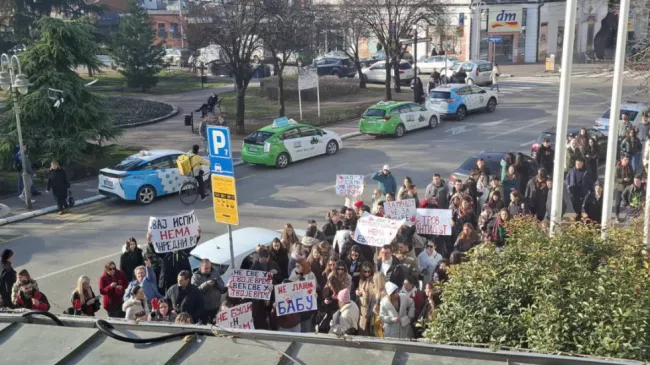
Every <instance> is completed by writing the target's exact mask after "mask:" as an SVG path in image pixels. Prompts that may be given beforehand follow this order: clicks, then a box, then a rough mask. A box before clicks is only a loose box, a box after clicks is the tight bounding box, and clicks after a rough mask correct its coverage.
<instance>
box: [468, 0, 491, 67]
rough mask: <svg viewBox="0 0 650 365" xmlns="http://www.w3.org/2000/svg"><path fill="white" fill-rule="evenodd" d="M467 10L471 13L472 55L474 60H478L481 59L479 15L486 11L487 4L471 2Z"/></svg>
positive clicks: (477, 0)
mask: <svg viewBox="0 0 650 365" xmlns="http://www.w3.org/2000/svg"><path fill="white" fill-rule="evenodd" d="M469 9H470V10H471V11H472V24H473V25H472V31H473V33H474V34H473V36H472V37H473V38H474V43H473V44H472V45H473V46H474V47H472V48H474V50H473V52H472V53H473V56H474V59H475V60H479V59H481V13H482V12H483V10H485V9H487V4H486V3H485V1H480V0H472V2H471V3H470V5H469ZM470 57H471V56H470ZM470 59H471V58H470Z"/></svg>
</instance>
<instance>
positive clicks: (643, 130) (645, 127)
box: [636, 123, 650, 143]
mask: <svg viewBox="0 0 650 365" xmlns="http://www.w3.org/2000/svg"><path fill="white" fill-rule="evenodd" d="M636 130H637V133H636V135H637V137H639V140H641V143H644V142H645V141H647V140H648V131H650V123H641V124H639V125H637V126H636Z"/></svg>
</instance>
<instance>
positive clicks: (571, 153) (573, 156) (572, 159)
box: [564, 147, 584, 171]
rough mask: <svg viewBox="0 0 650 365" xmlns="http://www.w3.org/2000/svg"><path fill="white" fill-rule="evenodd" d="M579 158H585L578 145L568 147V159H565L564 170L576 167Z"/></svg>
mask: <svg viewBox="0 0 650 365" xmlns="http://www.w3.org/2000/svg"><path fill="white" fill-rule="evenodd" d="M578 159H583V160H584V156H583V155H582V151H581V150H580V149H579V148H578V147H576V149H573V148H571V147H569V148H567V149H566V159H565V160H564V171H568V170H569V169H571V168H573V167H575V165H576V160H578Z"/></svg>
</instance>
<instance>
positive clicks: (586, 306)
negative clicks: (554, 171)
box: [425, 219, 650, 360]
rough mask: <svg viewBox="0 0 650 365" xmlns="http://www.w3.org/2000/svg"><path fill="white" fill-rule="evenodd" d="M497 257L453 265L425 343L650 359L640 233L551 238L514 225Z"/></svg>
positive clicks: (567, 232) (578, 229)
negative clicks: (428, 340) (601, 237)
mask: <svg viewBox="0 0 650 365" xmlns="http://www.w3.org/2000/svg"><path fill="white" fill-rule="evenodd" d="M509 228H510V229H511V230H512V232H513V234H512V236H511V237H510V238H509V239H508V241H507V246H506V247H505V249H504V250H503V251H502V252H500V253H495V251H494V250H493V249H491V248H492V247H490V246H486V247H482V249H481V250H480V255H479V253H478V252H477V253H474V254H473V255H471V258H470V260H469V261H468V262H466V263H463V264H462V265H459V266H454V267H452V268H451V274H450V276H451V278H452V279H451V280H450V281H449V282H448V283H447V284H445V285H444V287H443V295H442V301H443V304H442V305H441V306H440V307H439V310H438V312H437V317H436V319H435V321H433V322H432V323H430V324H429V326H428V328H427V330H426V331H425V337H427V338H429V339H431V340H433V341H435V342H443V343H471V344H489V345H491V346H495V347H501V346H503V347H513V348H526V349H531V350H533V351H537V352H545V353H557V352H564V353H573V354H584V355H593V356H601V357H615V358H627V359H635V360H650V352H649V347H648V339H649V335H650V329H649V328H648V316H649V315H650V291H649V290H648V288H650V275H649V270H648V263H647V257H646V253H645V252H644V251H643V242H642V241H643V228H642V226H641V225H640V224H638V223H637V224H634V225H631V226H630V227H625V228H612V229H610V231H609V234H608V239H607V240H605V241H602V240H601V239H600V231H599V230H598V229H596V228H594V227H590V226H584V225H581V224H576V225H571V226H567V227H565V228H563V231H562V232H560V233H559V234H557V235H556V236H555V237H553V238H549V237H548V236H547V235H546V234H545V232H544V231H543V230H542V229H541V228H540V227H539V226H538V225H537V224H536V223H534V222H532V221H530V220H526V219H519V220H515V221H513V222H512V223H511V224H510V227H509Z"/></svg>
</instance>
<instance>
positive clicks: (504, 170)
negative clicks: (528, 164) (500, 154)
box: [500, 160, 510, 181]
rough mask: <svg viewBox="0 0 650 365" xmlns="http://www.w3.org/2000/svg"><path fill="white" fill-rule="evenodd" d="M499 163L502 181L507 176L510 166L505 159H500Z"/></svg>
mask: <svg viewBox="0 0 650 365" xmlns="http://www.w3.org/2000/svg"><path fill="white" fill-rule="evenodd" d="M500 164H501V181H503V180H505V179H506V177H507V176H508V167H510V165H508V163H507V162H506V160H501V162H500Z"/></svg>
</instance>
